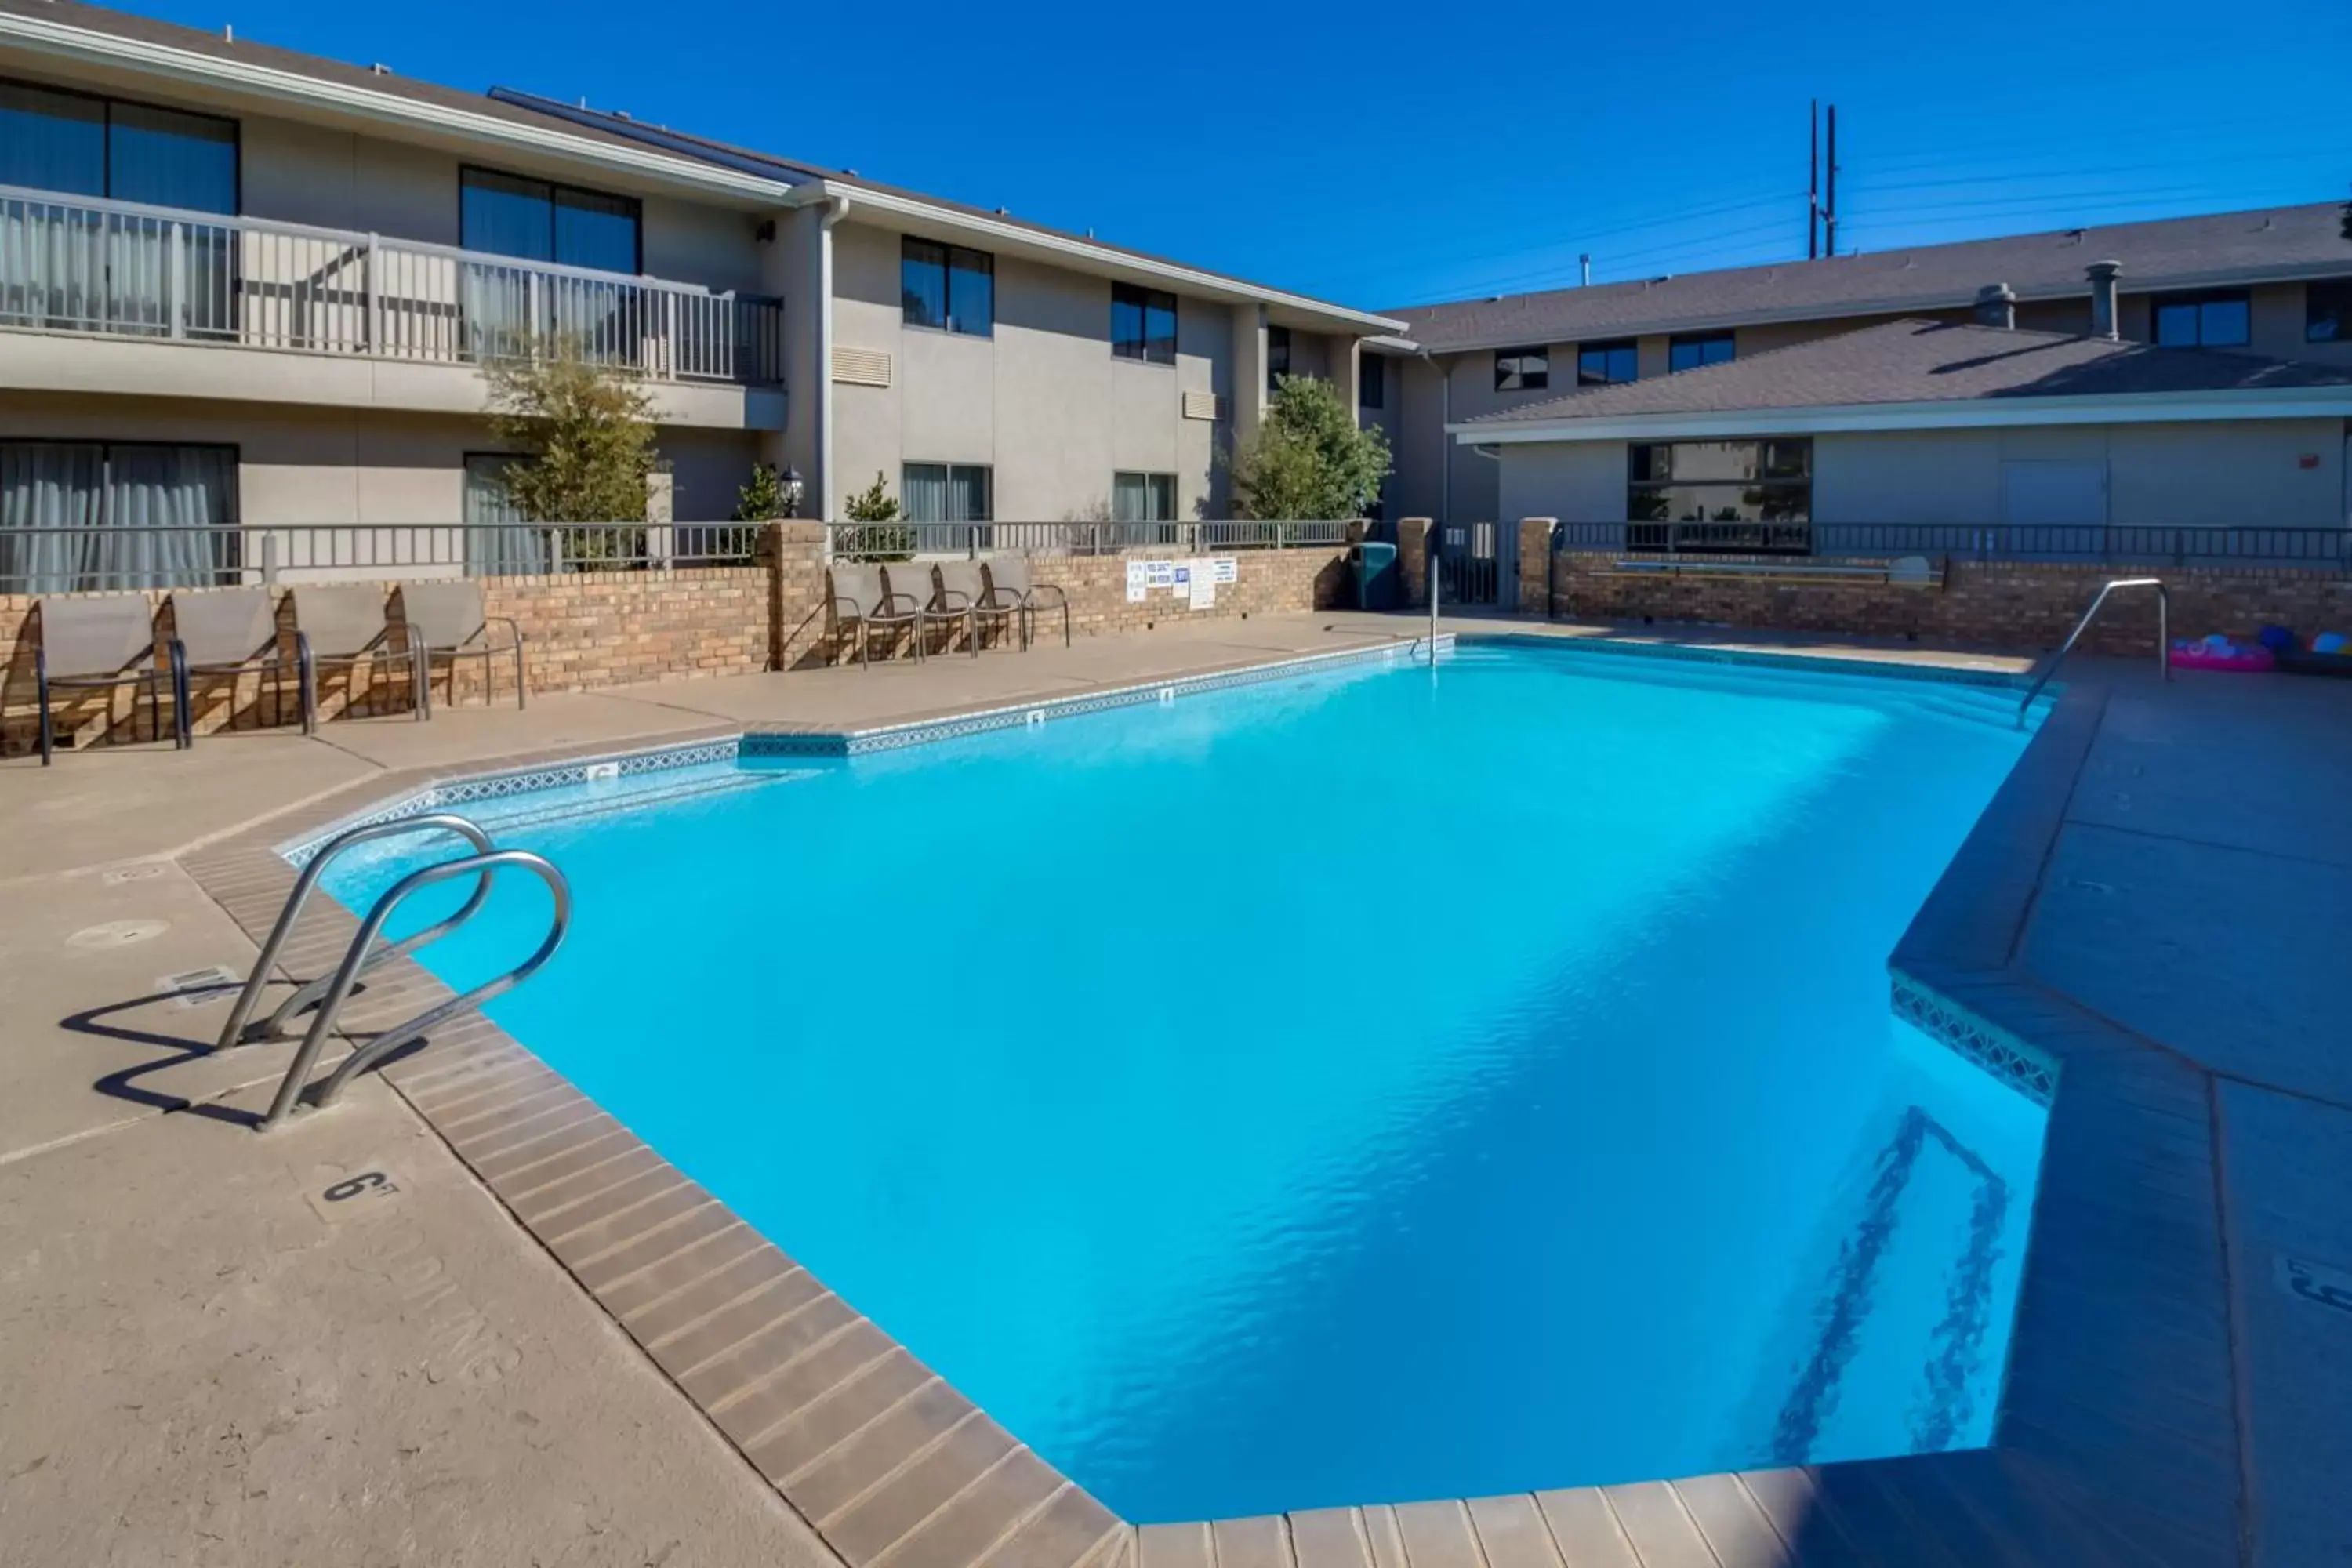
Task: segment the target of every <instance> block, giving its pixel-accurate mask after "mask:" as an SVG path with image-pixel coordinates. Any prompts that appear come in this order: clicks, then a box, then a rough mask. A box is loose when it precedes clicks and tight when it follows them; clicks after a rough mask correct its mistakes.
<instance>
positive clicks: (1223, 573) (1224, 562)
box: [1209, 555, 1242, 583]
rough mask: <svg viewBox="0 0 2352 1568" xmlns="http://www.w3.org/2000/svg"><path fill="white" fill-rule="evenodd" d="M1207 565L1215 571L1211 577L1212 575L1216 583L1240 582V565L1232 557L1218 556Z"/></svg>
mask: <svg viewBox="0 0 2352 1568" xmlns="http://www.w3.org/2000/svg"><path fill="white" fill-rule="evenodd" d="M1209 564H1210V565H1211V566H1212V567H1213V568H1214V569H1215V570H1214V571H1213V574H1212V575H1213V576H1214V577H1215V578H1216V580H1217V581H1218V582H1220V583H1237V582H1239V581H1241V575H1242V563H1240V562H1238V561H1236V560H1234V558H1233V557H1232V556H1230V555H1220V556H1218V557H1217V558H1216V559H1215V560H1214V561H1212V562H1210V563H1209Z"/></svg>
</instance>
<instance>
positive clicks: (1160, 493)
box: [1110, 474, 1176, 522]
mask: <svg viewBox="0 0 2352 1568" xmlns="http://www.w3.org/2000/svg"><path fill="white" fill-rule="evenodd" d="M1110 520H1111V521H1113V522H1173V521H1176V476H1175V475H1173V474H1113V475H1112V476H1111V477H1110Z"/></svg>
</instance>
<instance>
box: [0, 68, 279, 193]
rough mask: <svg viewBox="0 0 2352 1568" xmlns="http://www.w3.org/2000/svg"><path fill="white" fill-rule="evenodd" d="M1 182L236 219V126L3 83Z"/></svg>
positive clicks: (0, 91) (0, 100)
mask: <svg viewBox="0 0 2352 1568" xmlns="http://www.w3.org/2000/svg"><path fill="white" fill-rule="evenodd" d="M0 185H22V186H26V187H28V188H30V189H33V190H37V191H56V192H58V193H59V194H61V195H76V196H101V197H111V198H113V199H114V200H116V201H119V202H143V203H145V204H147V205H151V206H169V207H184V208H186V209H189V210H191V211H194V212H207V213H233V212H235V211H236V207H237V190H236V121H234V120H223V119H220V118H219V117H217V116H215V115H210V114H188V113H185V112H184V111H182V110H176V109H157V108H155V107H153V106H152V105H151V104H144V103H126V102H123V101H121V100H118V99H110V98H91V97H88V96H86V95H84V94H81V93H78V92H59V91H58V90H57V89H54V88H46V87H34V86H32V85H30V84H29V83H25V82H12V81H0Z"/></svg>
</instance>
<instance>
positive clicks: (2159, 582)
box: [2017, 577, 2172, 730]
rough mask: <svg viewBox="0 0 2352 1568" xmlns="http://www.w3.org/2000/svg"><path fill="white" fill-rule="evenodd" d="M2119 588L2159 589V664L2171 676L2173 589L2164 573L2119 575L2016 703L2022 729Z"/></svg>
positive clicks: (2019, 725) (2157, 594) (2108, 585)
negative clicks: (2142, 575)
mask: <svg viewBox="0 0 2352 1568" xmlns="http://www.w3.org/2000/svg"><path fill="white" fill-rule="evenodd" d="M2118 588H2153V589H2155V590H2156V668H2157V672H2158V674H2159V675H2160V676H2162V677H2163V679H2167V680H2170V679H2172V594H2171V591H2170V590H2169V589H2168V588H2166V587H2165V585H2164V579H2163V578H2161V577H2117V578H2116V579H2115V580H2114V581H2112V582H2110V583H2109V584H2106V586H2105V587H2103V588H2101V589H2100V590H2099V593H2098V596H2097V597H2096V598H2095V599H2093V600H2092V601H2091V607H2090V608H2089V609H2087V610H2084V612H2083V618H2082V619H2081V620H2079V621H2076V622H2075V623H2074V630H2073V631H2071V632H2068V633H2067V634H2066V640H2065V641H2064V642H2063V643H2061V644H2059V645H2058V651H2057V653H2056V654H2055V655H2053V657H2052V658H2051V660H2050V662H2049V663H2048V664H2046V665H2044V666H2043V667H2042V673H2041V674H2040V675H2037V676H2035V677H2034V678H2033V684H2032V685H2031V686H2029V687H2027V688H2026V689H2025V696H2024V698H2023V699H2022V700H2020V701H2019V703H2018V705H2017V727H2018V728H2019V729H2021V730H2022V729H2024V728H2025V716H2026V714H2027V713H2029V712H2031V711H2032V708H2033V700H2034V699H2035V698H2036V697H2039V696H2041V695H2042V688H2043V687H2045V686H2047V685H2049V684H2050V678H2051V677H2052V676H2053V675H2055V674H2057V673H2058V667H2059V666H2060V665H2062V664H2063V663H2065V662H2066V656H2067V655H2068V654H2070V653H2073V652H2074V645H2075V644H2076V643H2078V642H2080V641H2082V640H2083V633H2084V630H2085V629H2086V628H2088V627H2089V626H2090V624H2091V622H2092V621H2093V620H2094V619H2095V617H2096V616H2098V613H2099V606H2100V605H2104V604H2105V603H2106V602H2107V595H2110V594H2112V593H2114V592H2115V591H2116V589H2118Z"/></svg>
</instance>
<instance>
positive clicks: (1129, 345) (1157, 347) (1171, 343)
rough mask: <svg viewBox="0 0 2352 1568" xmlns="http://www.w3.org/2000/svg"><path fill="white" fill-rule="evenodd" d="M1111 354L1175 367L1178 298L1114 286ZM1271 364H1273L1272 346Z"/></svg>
mask: <svg viewBox="0 0 2352 1568" xmlns="http://www.w3.org/2000/svg"><path fill="white" fill-rule="evenodd" d="M1269 337H1271V334H1269ZM1110 352H1111V353H1114V354H1116V355H1118V357H1119V358H1120V359H1139V360H1142V361H1144V362H1145V363H1150V364H1174V363H1176V296H1175V295H1173V294H1163V293H1161V292H1160V290H1159V289H1138V288H1137V287H1136V286H1135V285H1134V284H1132V283H1114V284H1112V285H1111V286H1110ZM1267 363H1273V361H1272V352H1271V347H1270V346H1269V350H1268V359H1267Z"/></svg>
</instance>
